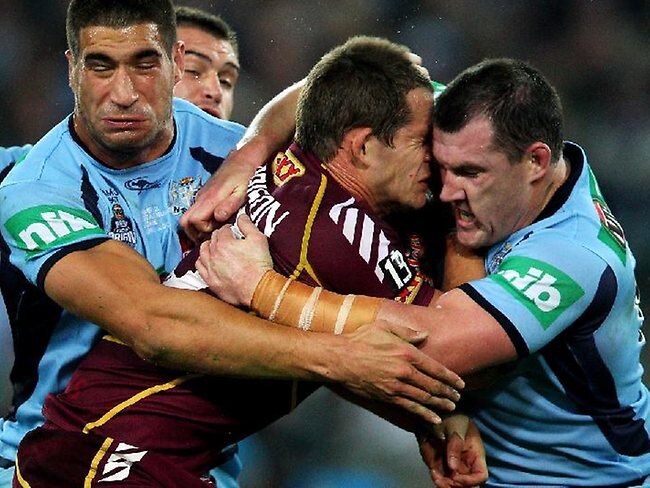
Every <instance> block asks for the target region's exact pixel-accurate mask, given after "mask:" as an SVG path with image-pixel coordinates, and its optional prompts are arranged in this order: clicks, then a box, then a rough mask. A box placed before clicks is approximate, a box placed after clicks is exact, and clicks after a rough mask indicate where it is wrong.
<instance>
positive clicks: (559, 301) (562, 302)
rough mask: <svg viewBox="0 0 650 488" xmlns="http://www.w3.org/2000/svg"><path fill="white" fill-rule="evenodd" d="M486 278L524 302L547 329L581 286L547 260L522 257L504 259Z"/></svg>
mask: <svg viewBox="0 0 650 488" xmlns="http://www.w3.org/2000/svg"><path fill="white" fill-rule="evenodd" d="M490 279H492V280H494V281H495V282H497V283H498V284H499V285H501V286H502V287H503V288H504V289H505V290H506V291H507V292H508V293H510V294H511V295H512V296H513V297H514V298H515V299H516V300H517V301H519V302H520V303H521V304H522V305H524V306H525V307H526V308H527V309H528V310H529V311H530V312H531V313H532V314H533V315H534V316H535V317H536V318H537V320H539V322H540V324H541V326H542V327H543V328H544V329H547V328H548V327H549V326H550V325H551V324H552V323H553V322H554V321H555V319H557V318H558V317H559V316H560V315H561V314H562V312H564V311H565V310H567V309H568V308H569V307H570V306H571V305H573V304H574V303H575V302H577V301H578V299H580V297H582V296H583V295H584V294H585V292H584V290H583V289H582V287H581V286H580V285H579V284H578V283H576V282H575V281H574V280H572V279H571V278H570V277H569V276H568V275H567V274H566V273H563V272H562V271H560V270H559V269H557V268H555V267H554V266H551V265H550V264H548V263H544V262H542V261H538V260H536V259H530V258H525V257H518V256H515V257H511V258H508V259H505V260H504V261H503V263H502V265H501V268H500V269H499V271H498V272H497V273H496V274H493V275H490Z"/></svg>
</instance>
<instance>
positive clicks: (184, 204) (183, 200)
mask: <svg viewBox="0 0 650 488" xmlns="http://www.w3.org/2000/svg"><path fill="white" fill-rule="evenodd" d="M201 185H202V182H201V180H200V179H196V178H193V177H192V176H187V177H185V178H181V179H180V180H178V181H174V182H172V184H171V185H170V187H169V202H170V206H171V212H172V214H174V215H181V214H182V213H184V212H185V211H186V210H187V209H188V208H190V206H191V205H192V204H193V203H194V199H195V198H196V194H197V193H198V192H199V189H200V188H201Z"/></svg>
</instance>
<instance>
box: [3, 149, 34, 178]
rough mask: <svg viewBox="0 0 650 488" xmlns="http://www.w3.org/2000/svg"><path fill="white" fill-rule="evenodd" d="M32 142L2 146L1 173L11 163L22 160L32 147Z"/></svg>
mask: <svg viewBox="0 0 650 488" xmlns="http://www.w3.org/2000/svg"><path fill="white" fill-rule="evenodd" d="M31 147H32V145H31V144H25V145H24V146H13V147H0V173H1V172H2V171H4V169H5V168H6V167H8V166H9V165H10V164H11V163H15V162H16V161H19V160H21V159H22V158H23V157H25V155H26V154H27V152H28V151H29V150H30V149H31Z"/></svg>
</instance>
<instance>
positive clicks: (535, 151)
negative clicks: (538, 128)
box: [524, 142, 551, 181]
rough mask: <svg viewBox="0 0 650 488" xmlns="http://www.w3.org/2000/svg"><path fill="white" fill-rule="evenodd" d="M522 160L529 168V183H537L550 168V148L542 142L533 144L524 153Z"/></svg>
mask: <svg viewBox="0 0 650 488" xmlns="http://www.w3.org/2000/svg"><path fill="white" fill-rule="evenodd" d="M524 159H525V161H524V162H525V163H526V164H528V165H529V167H530V171H529V176H530V179H531V181H537V180H539V179H541V178H543V177H544V175H546V173H547V172H548V170H549V168H550V166H551V148H550V147H548V145H546V144H544V143H543V142H535V143H533V144H531V146H530V147H529V148H528V150H527V151H526V155H525V156H524Z"/></svg>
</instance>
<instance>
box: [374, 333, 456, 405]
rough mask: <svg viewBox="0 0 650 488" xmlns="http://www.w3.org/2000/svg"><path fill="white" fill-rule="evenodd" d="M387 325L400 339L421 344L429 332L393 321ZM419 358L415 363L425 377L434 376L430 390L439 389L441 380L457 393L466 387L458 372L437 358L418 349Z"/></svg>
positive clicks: (419, 379)
mask: <svg viewBox="0 0 650 488" xmlns="http://www.w3.org/2000/svg"><path fill="white" fill-rule="evenodd" d="M385 326H386V327H387V328H388V330H390V331H391V332H392V333H393V334H395V335H396V336H398V337H399V338H400V339H403V340H405V341H407V342H410V343H411V344H414V345H417V344H419V343H420V342H422V341H423V340H424V339H426V338H427V336H428V332H426V331H417V330H414V329H411V328H410V327H404V326H400V325H397V324H393V323H386V325H385ZM417 359H418V361H417V362H416V363H414V365H415V366H416V367H417V369H418V370H419V371H421V372H422V373H423V374H424V377H425V378H426V377H430V378H432V379H431V381H429V382H427V383H428V384H429V386H430V387H431V388H432V390H428V391H437V388H438V385H439V382H443V383H444V384H446V385H449V386H451V387H452V388H453V389H454V391H455V392H456V394H457V393H458V392H457V390H458V389H463V388H465V382H464V381H463V379H462V378H461V377H460V376H458V375H457V374H456V373H454V372H453V371H451V370H450V369H448V368H446V367H445V366H443V365H442V364H441V363H439V362H438V361H436V360H435V359H432V358H430V357H429V356H427V355H426V354H424V353H422V352H421V351H418V354H417ZM435 380H437V381H435ZM420 381H423V378H422V377H418V383H419V382H420ZM425 382H426V381H425ZM447 393H448V394H451V393H452V392H451V391H448V392H447ZM445 396H448V395H445ZM453 397H455V395H450V396H448V398H452V399H454V398H453ZM456 400H457V398H455V399H454V401H456Z"/></svg>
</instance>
